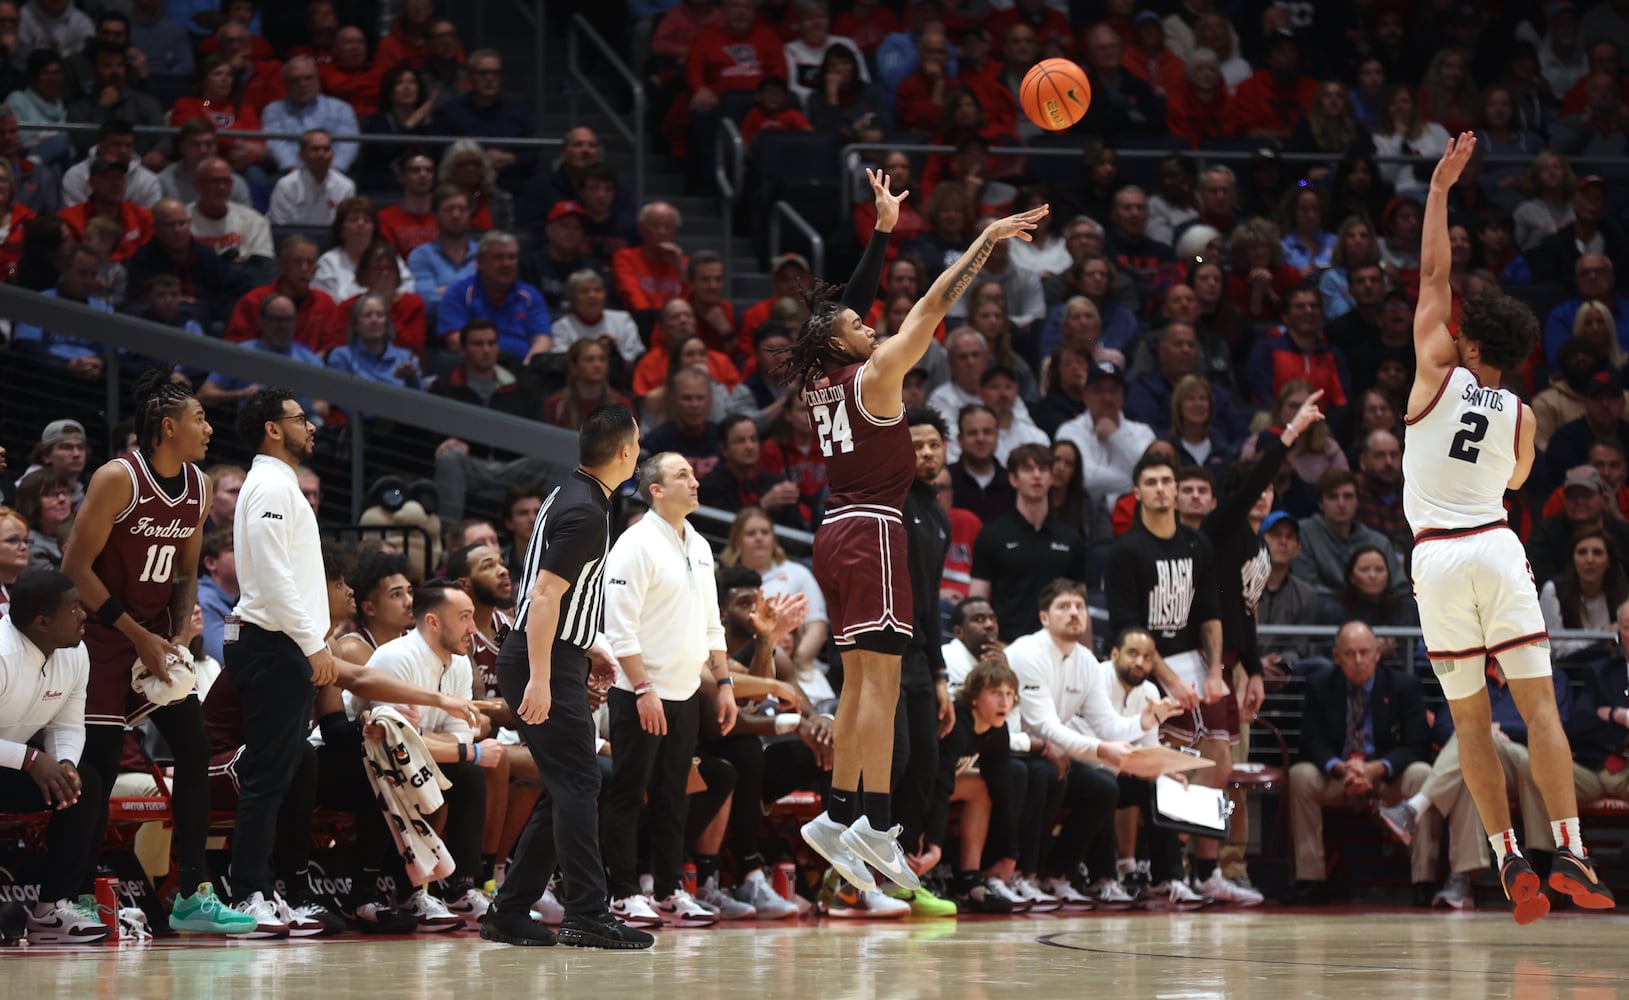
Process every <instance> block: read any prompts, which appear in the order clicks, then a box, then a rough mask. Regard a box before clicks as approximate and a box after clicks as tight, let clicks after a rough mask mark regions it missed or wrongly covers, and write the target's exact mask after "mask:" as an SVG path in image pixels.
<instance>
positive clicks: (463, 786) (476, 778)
mask: <svg viewBox="0 0 1629 1000" xmlns="http://www.w3.org/2000/svg"><path fill="white" fill-rule="evenodd" d="M436 766H437V767H439V768H440V769H441V773H442V775H443V776H445V777H446V779H447V780H448V781H450V782H452V787H451V788H449V789H447V790H446V791H444V792H442V793H441V798H442V800H443V801H444V802H445V803H446V806H445V808H446V810H447V821H446V822H445V823H444V824H442V827H441V842H442V843H444V844H446V845H447V853H448V855H449V856H451V857H452V860H453V866H454V867H453V876H452V878H451V879H449V880H448V881H449V882H451V883H452V884H453V885H455V886H464V884H465V883H469V884H471V885H474V884H477V883H479V882H480V881H481V833H482V831H483V830H484V829H485V828H486V769H485V768H483V767H481V765H479V764H477V763H475V762H474V761H465V762H464V763H462V764H437V765H436ZM538 895H542V893H538ZM533 898H534V899H535V898H536V897H535V896H534V897H533Z"/></svg>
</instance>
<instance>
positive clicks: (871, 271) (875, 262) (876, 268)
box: [843, 229, 891, 319]
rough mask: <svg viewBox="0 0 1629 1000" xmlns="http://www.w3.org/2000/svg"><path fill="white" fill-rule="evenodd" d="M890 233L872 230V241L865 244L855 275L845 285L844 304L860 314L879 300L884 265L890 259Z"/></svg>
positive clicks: (863, 316)
mask: <svg viewBox="0 0 1629 1000" xmlns="http://www.w3.org/2000/svg"><path fill="white" fill-rule="evenodd" d="M890 235H891V234H889V233H883V232H878V231H877V230H875V229H873V230H871V242H869V243H867V244H866V245H865V253H863V254H861V255H860V263H859V264H858V265H857V266H856V267H855V268H854V276H853V277H851V278H849V279H848V284H846V285H844V286H843V306H844V307H845V308H848V309H852V310H854V311H855V312H856V313H859V314H860V318H861V319H865V314H866V313H868V312H870V311H871V304H872V303H873V302H875V301H877V287H878V286H879V285H880V284H881V282H882V266H883V264H885V263H887V261H888V240H889V238H890Z"/></svg>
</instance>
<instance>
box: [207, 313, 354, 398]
mask: <svg viewBox="0 0 1629 1000" xmlns="http://www.w3.org/2000/svg"><path fill="white" fill-rule="evenodd" d="M298 320H299V308H298V307H297V306H295V304H294V300H293V299H291V298H289V297H288V296H287V295H284V294H282V293H281V292H278V293H274V294H272V295H268V296H266V301H264V302H262V303H261V304H260V336H259V337H256V338H255V339H254V340H246V341H244V342H243V343H242V344H240V345H238V346H240V347H242V348H243V349H244V350H248V351H264V352H266V353H267V354H281V355H282V356H283V357H285V358H288V359H290V360H292V361H298V362H300V363H301V364H307V365H311V366H312V367H314V368H321V367H323V364H322V358H320V357H318V356H317V353H316V352H315V351H313V350H312V349H311V348H309V347H307V346H305V345H304V344H301V343H299V342H297V341H296V340H295V339H294V331H295V327H296V324H297V323H298ZM262 388H263V386H261V385H260V384H259V383H258V382H249V381H245V380H244V379H241V378H238V377H236V376H234V375H225V374H222V373H221V372H214V373H212V374H211V375H210V376H209V378H207V379H205V380H204V384H203V385H201V386H199V387H198V402H200V403H202V404H204V405H205V406H226V405H229V404H230V405H232V406H237V405H239V404H241V403H242V402H243V401H244V400H245V399H248V398H249V397H250V396H253V395H254V394H255V393H257V392H259V391H260V390H261V389H262ZM295 402H297V403H299V404H300V408H301V409H303V410H305V412H306V415H307V416H308V417H310V419H311V422H312V423H314V424H316V425H317V426H319V427H320V426H322V421H323V420H326V419H327V417H328V403H327V402H325V401H324V400H320V399H309V398H306V397H304V396H297V397H295Z"/></svg>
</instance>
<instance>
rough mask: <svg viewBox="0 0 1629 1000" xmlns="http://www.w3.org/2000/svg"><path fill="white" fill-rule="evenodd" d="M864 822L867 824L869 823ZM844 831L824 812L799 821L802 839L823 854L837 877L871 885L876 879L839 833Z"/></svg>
mask: <svg viewBox="0 0 1629 1000" xmlns="http://www.w3.org/2000/svg"><path fill="white" fill-rule="evenodd" d="M866 825H867V826H870V824H869V823H868V824H866ZM847 832H848V828H847V827H845V826H843V824H841V823H839V822H837V821H836V820H834V819H832V818H831V817H830V816H829V815H827V814H826V813H821V814H820V815H819V816H816V817H815V818H814V819H811V820H810V821H809V822H807V823H805V824H803V831H802V833H803V841H804V843H806V844H808V845H809V846H810V847H812V848H814V850H815V853H816V854H819V855H820V856H821V857H823V858H825V859H826V862H827V863H828V864H830V865H831V866H832V868H834V869H836V871H837V876H838V877H839V878H841V879H842V880H843V881H845V882H847V883H848V884H849V885H852V886H854V887H855V888H857V889H861V890H864V889H875V888H876V887H877V880H876V879H874V878H872V877H871V869H869V868H867V867H866V866H865V862H864V861H862V860H861V859H860V856H859V855H857V854H855V853H854V851H853V850H851V849H850V848H849V846H848V845H847V844H845V843H844V842H843V834H845V833H847Z"/></svg>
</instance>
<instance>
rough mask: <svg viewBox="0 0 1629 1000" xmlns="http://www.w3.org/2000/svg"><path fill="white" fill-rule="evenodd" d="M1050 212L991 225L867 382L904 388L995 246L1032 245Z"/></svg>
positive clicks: (884, 352)
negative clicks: (1014, 239)
mask: <svg viewBox="0 0 1629 1000" xmlns="http://www.w3.org/2000/svg"><path fill="white" fill-rule="evenodd" d="M1049 211H1050V209H1049V207H1048V206H1046V205H1042V206H1040V207H1038V208H1032V209H1030V210H1029V211H1027V212H1023V213H1021V214H1019V215H1010V216H1008V217H1007V218H1005V219H1000V220H997V221H995V222H992V223H990V225H989V227H988V228H986V229H985V230H984V232H983V233H981V234H979V237H978V238H977V239H975V240H974V241H973V245H972V246H970V247H968V248H967V252H966V253H964V254H962V256H961V259H960V260H958V261H957V262H956V263H955V264H953V265H952V266H950V267H949V268H946V269H945V271H944V273H943V274H941V275H939V278H938V280H936V281H935V282H934V283H933V287H932V288H929V289H928V294H926V295H924V296H923V297H922V299H921V300H920V301H918V302H917V303H916V305H914V306H912V307H911V311H910V313H909V314H908V315H907V316H906V317H905V321H904V322H903V323H901V324H900V325H899V333H898V335H897V336H893V337H889V338H888V340H887V342H886V343H884V344H883V345H882V346H881V347H879V348H877V351H876V353H875V354H873V355H871V363H870V365H869V366H868V367H867V370H866V374H867V376H868V379H867V380H868V381H869V380H870V378H871V377H872V373H873V372H875V377H876V378H879V379H883V380H886V381H887V382H889V383H891V384H893V385H902V384H904V382H905V373H906V372H908V371H910V370H911V369H912V368H913V367H915V366H916V364H917V362H919V361H921V360H922V355H924V354H926V353H927V350H928V341H929V340H931V339H932V338H933V331H934V330H937V329H938V328H939V324H940V323H943V322H944V319H945V314H946V313H948V312H950V307H951V305H953V304H954V303H955V302H956V300H957V299H959V298H961V297H962V296H963V295H964V294H966V292H967V290H968V289H969V288H971V287H972V286H973V279H974V278H975V277H976V276H977V275H978V273H979V271H980V270H981V269H983V267H984V262H985V261H987V260H989V259H990V254H991V252H993V251H994V250H995V245H996V244H997V243H998V242H1000V241H1001V240H1005V239H1011V238H1012V237H1014V236H1016V237H1018V238H1019V239H1021V240H1023V241H1025V242H1026V243H1027V242H1029V240H1030V239H1031V237H1030V235H1029V234H1030V231H1031V230H1033V229H1034V228H1035V227H1036V225H1037V224H1038V223H1039V222H1040V221H1041V219H1043V218H1045V217H1046V215H1047V213H1048V212H1049Z"/></svg>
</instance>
